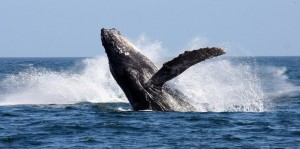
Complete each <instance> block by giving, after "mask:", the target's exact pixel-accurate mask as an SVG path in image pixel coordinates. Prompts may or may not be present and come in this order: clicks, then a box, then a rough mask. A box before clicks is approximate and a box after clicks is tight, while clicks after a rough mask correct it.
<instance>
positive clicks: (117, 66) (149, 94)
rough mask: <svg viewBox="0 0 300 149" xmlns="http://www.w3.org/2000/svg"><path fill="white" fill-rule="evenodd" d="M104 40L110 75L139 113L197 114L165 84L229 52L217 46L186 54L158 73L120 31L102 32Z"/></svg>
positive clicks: (104, 30) (178, 94) (173, 60)
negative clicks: (191, 112)
mask: <svg viewBox="0 0 300 149" xmlns="http://www.w3.org/2000/svg"><path fill="white" fill-rule="evenodd" d="M101 41H102V45H103V46H104V49H105V52H106V54H107V57H108V61H109V68H110V72H111V74H112V76H113V77H114V79H115V80H116V82H117V83H118V85H119V86H120V87H121V89H122V90H123V92H124V93H125V95H126V97H127V99H128V100H129V103H130V104H131V106H132V108H133V110H136V111H138V110H153V111H193V109H194V108H193V105H191V104H190V103H189V102H187V101H186V100H184V99H185V96H184V94H183V93H181V92H180V91H178V90H176V89H172V87H171V86H168V85H166V84H165V83H166V82H167V81H169V80H171V79H173V78H175V77H176V76H178V75H180V74H181V73H182V72H184V71H185V70H186V69H188V68H189V67H191V66H192V65H194V64H197V63H199V62H201V61H204V60H206V59H209V58H212V57H216V56H219V55H222V54H224V53H225V52H224V50H223V49H221V48H217V47H207V48H200V49H197V50H193V51H185V52H184V53H183V54H180V55H179V56H178V57H176V58H174V59H172V60H171V61H168V62H166V63H164V64H163V66H162V68H160V69H159V70H158V69H157V67H156V66H155V65H154V64H153V63H152V62H151V61H150V60H149V59H148V58H147V57H146V56H144V55H143V54H142V53H140V52H138V50H137V48H136V47H135V46H134V45H133V44H132V43H131V42H130V41H129V40H127V39H126V38H125V37H124V36H122V35H121V33H120V32H119V31H118V30H116V29H114V28H113V29H104V28H103V29H101Z"/></svg>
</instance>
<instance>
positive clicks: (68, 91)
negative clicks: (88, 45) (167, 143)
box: [0, 56, 127, 105]
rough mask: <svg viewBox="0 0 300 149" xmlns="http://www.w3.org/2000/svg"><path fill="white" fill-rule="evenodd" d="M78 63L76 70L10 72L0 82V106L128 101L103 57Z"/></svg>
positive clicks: (33, 69) (31, 69)
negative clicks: (3, 89)
mask: <svg viewBox="0 0 300 149" xmlns="http://www.w3.org/2000/svg"><path fill="white" fill-rule="evenodd" d="M80 65H83V68H84V69H83V70H82V71H80V72H77V73H74V72H72V71H66V72H56V71H50V70H47V69H37V68H30V69H28V70H26V71H25V72H20V73H19V74H17V75H11V76H9V77H7V78H6V79H5V80H3V81H2V82H1V84H4V85H5V87H6V90H7V92H6V94H4V95H1V98H0V99H1V100H0V105H14V104H72V103H78V102H85V101H87V102H127V100H126V98H125V96H124V94H123V92H122V91H121V89H120V87H119V86H118V85H117V84H116V83H115V81H114V79H113V77H112V76H111V74H110V72H109V69H108V60H107V58H106V57H104V56H101V57H97V58H87V59H84V60H83V61H82V62H81V64H80ZM74 69H75V68H74Z"/></svg>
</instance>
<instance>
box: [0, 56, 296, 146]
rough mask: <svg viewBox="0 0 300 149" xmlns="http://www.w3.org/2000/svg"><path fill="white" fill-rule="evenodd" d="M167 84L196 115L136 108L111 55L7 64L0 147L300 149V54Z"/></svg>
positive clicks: (210, 64)
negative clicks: (115, 74)
mask: <svg viewBox="0 0 300 149" xmlns="http://www.w3.org/2000/svg"><path fill="white" fill-rule="evenodd" d="M157 65H161V64H159V62H157ZM168 85H170V86H172V87H174V88H176V89H178V90H180V91H182V92H183V93H184V94H185V95H186V96H187V99H185V100H187V101H188V102H191V103H193V105H194V107H195V111H192V112H181V111H176V112H155V111H132V109H131V106H130V105H129V103H128V101H127V99H126V97H125V96H124V94H123V92H122V90H121V89H120V88H119V86H118V85H117V84H116V82H115V81H114V79H113V78H112V76H111V74H110V72H109V69H108V62H107V59H106V57H105V56H99V57H95V58H0V148H22V149H23V148H299V147H300V57H219V58H215V59H212V60H208V61H206V62H203V63H200V64H197V65H195V66H193V67H191V68H190V69H188V70H187V71H186V72H184V73H183V74H181V75H180V76H179V77H177V78H175V79H174V80H172V81H170V82H168Z"/></svg>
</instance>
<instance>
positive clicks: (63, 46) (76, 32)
mask: <svg viewBox="0 0 300 149" xmlns="http://www.w3.org/2000/svg"><path fill="white" fill-rule="evenodd" d="M101 28H117V29H118V30H119V31H120V32H121V33H122V34H123V35H125V36H126V37H128V38H129V39H131V40H137V39H138V38H139V36H140V35H145V36H147V38H149V40H151V41H159V42H161V44H162V46H163V47H164V48H165V49H167V51H168V52H170V53H178V52H179V53H180V52H182V51H183V50H192V49H187V47H188V46H187V45H188V44H189V43H191V42H192V41H196V42H200V43H205V45H204V46H221V47H224V48H226V50H227V51H228V55H237V56H239V55H242V56H300V1H298V0H226V1H225V0H186V1H183V0H126V1H125V0H109V1H108V0H26V1H25V0H0V57H95V56H98V55H102V54H104V49H103V47H102V45H101V40H100V29H101ZM195 39H196V40H195ZM196 44H197V43H196ZM199 46H200V44H199ZM199 48H200V47H199Z"/></svg>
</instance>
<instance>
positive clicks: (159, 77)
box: [147, 47, 225, 87]
mask: <svg viewBox="0 0 300 149" xmlns="http://www.w3.org/2000/svg"><path fill="white" fill-rule="evenodd" d="M222 54H225V52H224V50H223V49H221V48H217V47H207V48H201V49H198V50H193V51H185V52H184V53H183V54H180V55H179V56H178V57H176V58H174V59H172V60H171V61H168V62H166V63H164V64H163V67H162V68H161V69H160V70H158V71H157V73H155V74H154V75H153V76H152V78H151V79H150V80H149V81H148V82H147V84H152V85H154V86H157V87H162V86H163V85H164V84H165V82H167V81H169V80H171V79H173V78H175V77H176V76H178V75H180V74H181V73H182V72H184V71H185V70H186V69H188V68H189V67H191V66H193V65H194V64H197V63H199V62H201V61H204V60H206V59H209V58H212V57H216V56H219V55H222Z"/></svg>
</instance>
